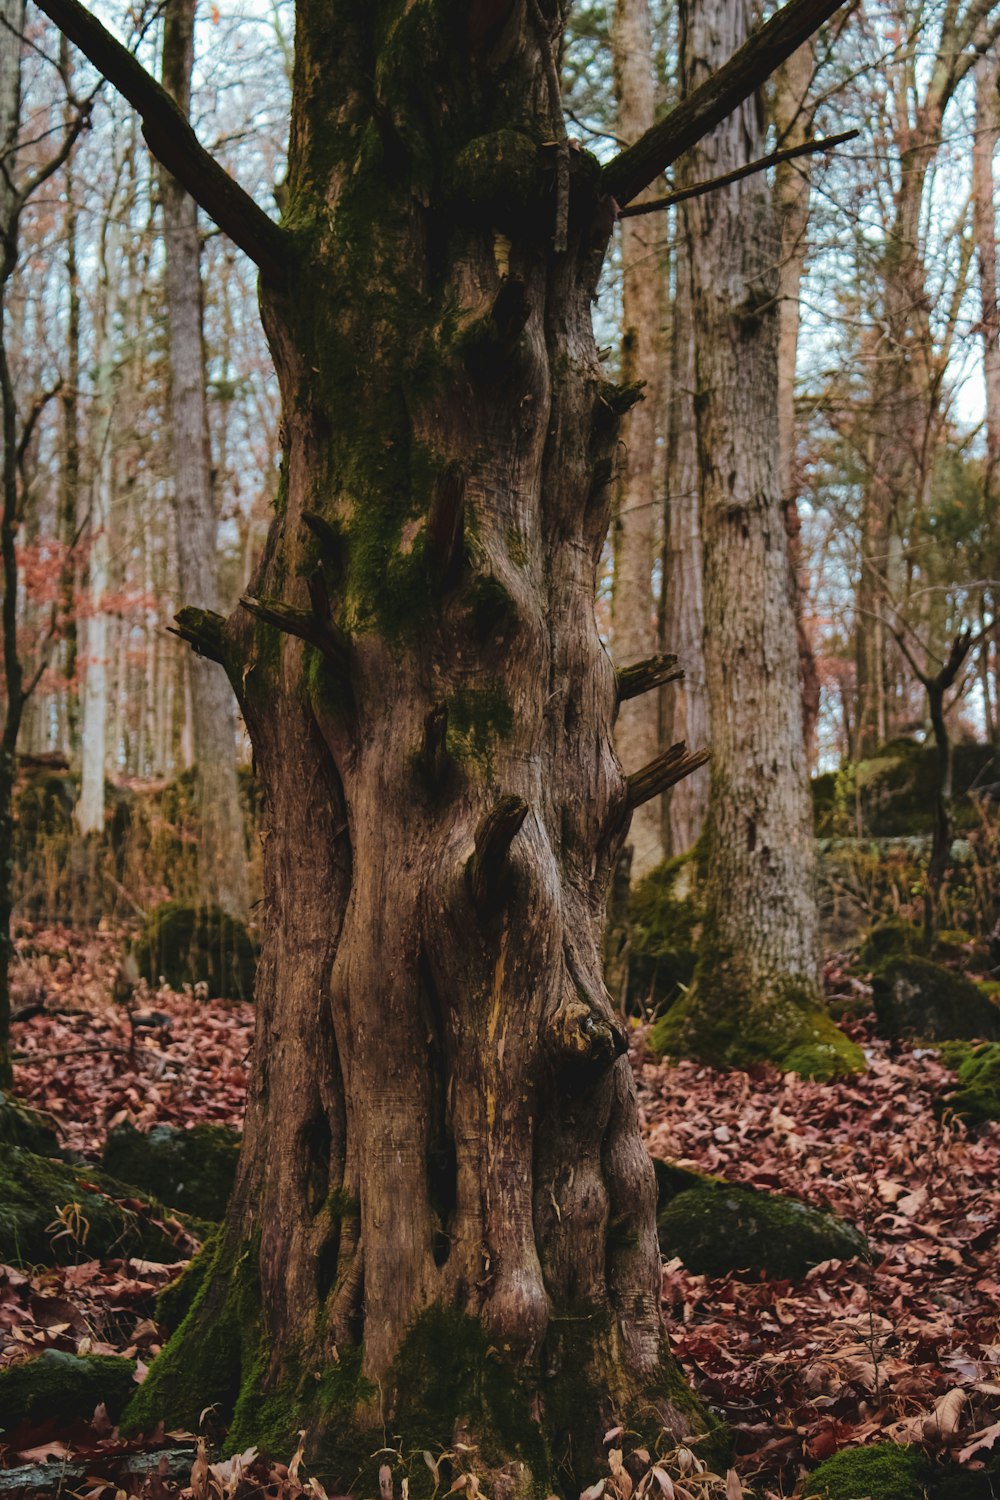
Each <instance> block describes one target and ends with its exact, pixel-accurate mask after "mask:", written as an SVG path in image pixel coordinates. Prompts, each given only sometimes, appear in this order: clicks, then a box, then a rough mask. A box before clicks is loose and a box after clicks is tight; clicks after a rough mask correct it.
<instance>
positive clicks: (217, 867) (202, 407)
mask: <svg viewBox="0 0 1000 1500" xmlns="http://www.w3.org/2000/svg"><path fill="white" fill-rule="evenodd" d="M195 9H196V0H168V3H167V5H166V9H165V12H164V28H163V84H164V87H165V88H166V89H167V90H168V91H169V92H170V93H171V94H172V95H173V96H174V98H175V99H176V100H177V102H178V103H179V104H180V106H181V108H182V109H183V110H184V113H185V114H187V113H188V110H189V107H190V101H191V69H192V66H193V64H194V18H195ZM161 193H162V198H163V221H164V229H165V231H166V235H165V240H166V252H167V254H166V283H167V323H168V328H169V349H170V423H171V440H172V441H171V451H172V454H173V472H174V507H175V510H176V515H177V559H178V564H179V569H180V587H181V592H182V597H183V598H184V599H185V601H186V602H188V603H190V604H192V605H196V606H197V607H198V608H200V609H210V610H217V609H218V608H219V589H218V571H217V567H216V554H217V552H218V522H217V520H216V514H215V499H214V496H213V494H212V475H211V461H210V456H209V433H208V411H207V405H206V397H205V354H204V347H203V341H202V307H201V247H200V244H199V240H198V223H197V210H196V208H195V205H194V202H193V200H192V199H191V198H189V197H188V195H187V193H186V192H185V191H184V189H183V188H182V187H180V186H179V184H178V183H177V182H176V181H175V180H174V178H173V177H171V176H170V174H169V172H163V173H162V175H161ZM191 719H192V733H193V740H194V757H195V771H196V775H197V778H198V813H199V839H198V886H199V892H200V894H201V896H202V897H203V899H204V900H206V901H209V902H211V903H213V904H215V905H218V906H221V907H222V908H223V910H225V911H227V912H229V913H230V915H231V916H235V917H241V918H243V919H244V920H245V919H246V916H247V909H248V906H249V900H250V893H249V885H248V879H247V849H246V829H245V825H244V819H243V809H242V806H241V803H240V793H239V785H238V782H237V779H236V726H235V721H234V714H233V700H232V694H231V693H230V691H229V687H228V684H227V683H226V680H225V678H224V677H223V675H222V673H221V672H219V671H217V670H215V668H214V667H213V666H212V664H211V663H210V662H207V661H202V660H200V659H196V660H195V661H193V662H192V663H191Z"/></svg>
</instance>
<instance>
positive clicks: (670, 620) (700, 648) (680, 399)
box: [663, 205, 709, 855]
mask: <svg viewBox="0 0 1000 1500" xmlns="http://www.w3.org/2000/svg"><path fill="white" fill-rule="evenodd" d="M685 210H686V206H685V205H682V207H681V209H680V210H679V212H678V221H677V222H678V235H677V240H678V244H677V250H676V291H675V295H674V306H673V319H672V325H673V337H672V340H671V368H670V417H669V424H668V436H667V442H668V448H667V495H666V507H665V510H666V515H665V535H666V544H665V547H664V563H663V586H664V592H665V598H664V610H663V639H664V642H665V643H666V644H668V645H669V647H670V649H671V651H672V652H674V653H675V654H676V656H677V660H678V663H679V664H680V666H681V668H682V669H683V672H684V678H683V680H682V681H680V682H676V683H673V684H671V686H670V687H669V688H668V689H667V691H666V693H665V694H664V734H663V739H664V743H665V744H668V745H670V744H676V743H677V742H678V741H681V740H683V741H685V742H686V743H687V744H689V745H704V744H706V743H707V742H708V739H709V732H708V696H707V693H706V690H705V655H704V641H703V635H704V627H705V605H704V584H703V577H702V550H701V519H700V515H699V498H698V496H699V489H698V438H697V433H696V430H695V410H694V392H695V367H694V322H693V316H692V309H691V263H690V260H689V258H688V243H689V241H688V236H687V235H686V234H685V233H684V232H683V224H684V222H685V220H684V214H685ZM707 804H708V771H707V770H706V769H702V770H700V771H695V772H694V774H693V775H692V776H688V777H686V778H685V779H684V780H683V781H681V782H678V784H677V786H675V787H674V788H673V789H672V790H671V791H670V792H669V793H668V794H667V797H666V824H667V840H666V843H667V852H668V853H669V854H672V855H673V854H685V853H686V852H687V851H688V850H689V849H690V848H692V847H693V845H694V844H695V843H696V842H697V840H698V837H699V835H700V834H701V830H702V826H703V824H704V821H705V809H706V806H707Z"/></svg>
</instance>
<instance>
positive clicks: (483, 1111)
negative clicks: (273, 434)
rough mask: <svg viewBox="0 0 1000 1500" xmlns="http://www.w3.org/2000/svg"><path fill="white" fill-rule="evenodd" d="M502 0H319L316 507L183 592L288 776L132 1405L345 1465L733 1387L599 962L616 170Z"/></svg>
mask: <svg viewBox="0 0 1000 1500" xmlns="http://www.w3.org/2000/svg"><path fill="white" fill-rule="evenodd" d="M462 14H463V16H464V15H466V10H465V9H463V11H462ZM468 15H469V16H470V17H471V21H470V23H469V30H467V27H466V24H464V23H463V24H459V23H458V22H457V21H456V20H455V19H454V17H452V15H451V11H450V8H449V7H447V6H443V5H434V6H429V5H419V6H412V5H408V6H402V5H397V4H392V5H389V4H385V5H377V6H373V5H361V4H358V3H352V4H346V3H342V4H336V5H332V6H331V5H330V4H329V3H328V0H323V3H321V0H303V3H301V4H300V7H299V17H298V29H297V38H296V69H295V98H294V113H293V122H292V132H291V152H290V165H289V183H288V187H289V196H288V205H287V210H286V222H287V224H288V225H289V226H291V227H292V229H293V230H294V233H295V236H296V245H297V247H298V250H297V254H298V258H297V262H296V264H295V266H294V269H293V273H292V275H291V276H290V279H289V284H288V288H287V290H286V291H284V292H279V291H277V290H275V289H274V288H273V287H270V286H268V285H267V284H266V283H265V284H264V286H263V289H262V303H263V310H264V317H265V320H266V325H267V329H268V333H269V337H270V341H271V347H272V350H273V354H274V358H275V364H276V367H277V371H278V377H279V380H280V384H281V391H282V400H283V434H284V443H285V447H284V461H283V477H282V481H281V487H280V492H279V496H278V501H277V513H276V517H275V520H274V522H273V525H272V527H271V531H270V535H269V539H268V544H267V547H266V550H265V554H264V557H263V559H262V562H261V565H260V568H259V570H258V573H257V576H256V578H255V580H254V583H253V587H252V594H251V597H250V598H249V599H248V600H247V607H246V608H245V609H243V610H242V611H240V612H238V613H237V615H236V616H235V617H233V618H232V619H231V620H230V621H229V622H228V623H227V625H226V628H225V631H224V633H222V634H220V632H219V629H218V622H217V621H215V620H213V618H212V617H211V616H207V615H203V616H199V615H196V614H191V613H189V614H188V615H186V616H185V617H184V628H185V629H186V630H187V631H188V633H189V635H190V636H191V637H192V638H193V639H195V640H196V641H198V643H199V644H200V646H201V648H202V649H203V650H204V651H206V652H208V653H209V654H213V653H214V654H217V655H219V656H221V657H223V658H224V659H225V661H226V664H227V667H228V670H229V674H230V678H231V680H232V681H233V683H234V686H235V687H236V689H237V691H238V693H239V695H240V697H241V699H242V703H243V708H244V713H245V717H246V720H247V724H248V727H249V730H250V734H251V737H252V740H253V744H254V750H255V755H256V761H257V766H258V770H259V773H260V776H261V779H262V783H263V787H264V791H265V796H266V804H267V835H266V839H265V845H264V849H265V881H266V900H265V911H266V913H267V917H266V941H265V950H264V958H263V961H262V966H261V970H260V974H259V978H258V988H257V1005H258V1020H257V1044H256V1047H255V1051H254V1059H253V1069H252V1076H251V1080H250V1087H249V1100H248V1113H247V1123H246V1139H245V1145H244V1150H243V1154H242V1158H241V1168H240V1175H239V1180H238V1184H237V1188H236V1192H235V1195H234V1198H233V1200H232V1204H231V1206H230V1210H229V1215H228V1218H227V1221H226V1226H225V1229H224V1232H223V1237H222V1242H221V1247H220V1249H219V1251H218V1258H217V1260H216V1262H215V1265H214V1267H213V1269H212V1271H211V1273H210V1276H209V1280H208V1284H207V1287H206V1289H205V1291H204V1293H203V1295H202V1297H201V1299H200V1300H199V1302H198V1303H197V1304H196V1306H195V1308H194V1310H193V1311H192V1313H191V1315H190V1317H189V1319H188V1320H187V1322H186V1323H185V1325H184V1326H183V1327H182V1328H181V1330H180V1332H179V1333H178V1335H177V1336H176V1339H175V1340H174V1342H173V1343H172V1344H171V1346H170V1347H169V1348H168V1349H167V1351H166V1352H165V1353H164V1354H163V1355H162V1356H161V1357H160V1358H159V1359H158V1360H157V1362H156V1363H155V1365H154V1366H153V1367H152V1370H151V1372H150V1376H149V1378H148V1380H147V1382H146V1383H145V1385H144V1386H143V1388H142V1390H141V1392H140V1393H139V1395H138V1396H137V1398H136V1401H135V1404H134V1406H133V1408H132V1410H131V1413H130V1416H129V1421H130V1422H131V1424H132V1425H135V1424H136V1423H137V1422H147V1423H148V1422H151V1421H152V1420H154V1419H155V1418H156V1417H157V1416H159V1415H163V1416H165V1417H168V1418H169V1419H170V1420H185V1421H191V1420H193V1419H196V1418H197V1415H198V1412H199V1411H200V1409H201V1407H202V1406H203V1405H204V1404H205V1403H206V1402H211V1401H215V1400H218V1401H220V1402H222V1403H223V1404H232V1403H233V1402H234V1401H235V1405H236V1426H235V1428H234V1430H233V1433H232V1434H231V1441H232V1442H234V1443H237V1444H240V1443H242V1442H243V1441H245V1440H250V1439H254V1440H262V1441H265V1442H268V1443H270V1444H271V1445H272V1446H274V1447H276V1448H277V1450H278V1451H279V1452H280V1451H283V1450H284V1449H285V1448H287V1446H288V1445H289V1443H290V1442H292V1441H293V1439H294V1432H295V1430H296V1428H298V1427H299V1426H304V1427H308V1428H309V1431H310V1448H311V1450H312V1451H316V1452H320V1453H323V1454H325V1456H326V1461H325V1465H324V1468H325V1471H326V1472H327V1473H328V1474H332V1475H334V1476H335V1477H336V1478H338V1479H339V1480H340V1481H341V1482H343V1483H345V1484H350V1483H352V1482H353V1481H354V1480H355V1478H356V1476H357V1474H358V1472H359V1471H362V1470H363V1471H364V1472H365V1474H366V1475H368V1476H369V1478H370V1474H371V1470H372V1468H373V1467H377V1466H378V1463H379V1462H380V1461H384V1462H387V1463H392V1464H393V1465H394V1466H396V1467H397V1471H399V1470H402V1471H405V1472H408V1473H409V1476H410V1480H411V1483H412V1484H413V1485H414V1486H417V1485H422V1486H424V1487H426V1488H428V1489H429V1487H430V1477H429V1474H428V1473H427V1471H426V1467H425V1465H424V1463H423V1460H422V1458H421V1456H420V1454H421V1450H422V1449H424V1448H427V1449H428V1450H430V1451H431V1452H432V1454H436V1453H437V1452H439V1451H440V1450H441V1447H442V1446H444V1445H447V1446H448V1447H449V1448H450V1450H451V1452H452V1453H454V1452H455V1450H454V1448H453V1447H451V1445H452V1443H453V1441H454V1440H455V1439H456V1438H460V1439H461V1440H462V1441H463V1442H465V1443H475V1444H478V1445H479V1446H478V1448H477V1450H476V1452H475V1453H474V1454H471V1455H469V1456H468V1457H467V1458H465V1459H464V1460H463V1459H462V1458H461V1457H460V1458H459V1459H458V1460H457V1461H456V1462H457V1463H458V1464H459V1465H460V1466H465V1467H468V1468H473V1469H475V1470H476V1471H477V1472H478V1473H480V1474H483V1475H484V1476H489V1475H490V1473H491V1471H492V1473H493V1475H494V1480H495V1482H494V1488H497V1487H499V1493H501V1494H503V1493H505V1492H506V1493H510V1491H511V1490H512V1489H513V1488H515V1487H516V1488H518V1489H520V1488H523V1487H524V1485H523V1483H522V1481H523V1482H524V1483H526V1482H527V1479H528V1478H530V1480H531V1482H532V1484H533V1485H543V1486H551V1485H552V1484H553V1483H554V1482H555V1481H556V1478H557V1471H558V1470H559V1469H560V1468H562V1471H563V1473H562V1479H561V1485H562V1487H564V1488H565V1487H567V1486H569V1485H570V1484H571V1483H573V1477H568V1476H574V1477H575V1476H586V1475H592V1474H593V1473H594V1472H595V1470H594V1463H595V1459H596V1455H597V1454H598V1453H599V1451H600V1445H601V1438H602V1435H603V1432H604V1430H605V1426H606V1424H607V1423H608V1422H611V1421H613V1420H614V1419H616V1418H620V1419H622V1420H623V1421H624V1422H625V1423H626V1424H627V1425H628V1426H629V1427H630V1428H631V1429H632V1430H634V1431H638V1432H641V1433H644V1434H645V1435H646V1437H647V1439H648V1438H650V1437H651V1436H653V1437H655V1434H656V1433H658V1432H659V1431H660V1429H661V1428H664V1427H665V1428H666V1430H667V1432H668V1434H671V1435H673V1436H675V1437H676V1436H679V1435H681V1434H683V1433H684V1432H686V1431H687V1430H689V1429H691V1428H697V1427H699V1426H702V1425H703V1424H704V1418H703V1417H701V1416H699V1414H698V1411H697V1409H696V1408H695V1406H694V1404H693V1402H692V1400H691V1398H690V1397H689V1396H687V1395H686V1393H685V1392H684V1389H683V1386H682V1385H681V1384H680V1383H679V1381H678V1379H677V1376H676V1374H675V1372H674V1370H673V1367H672V1365H671V1363H670V1360H669V1356H668V1354H667V1352H666V1345H665V1340H664V1335H663V1329H662V1325H661V1314H660V1307H659V1292H660V1268H659V1255H658V1249H657V1244H656V1234H655V1223H654V1200H655V1187H654V1180H653V1173H652V1169H651V1165H650V1162H649V1160H648V1158H647V1156H646V1154H645V1151H644V1148H643V1145H642V1141H641V1138H640V1134H639V1125H638V1119H637V1110H636V1099H635V1091H634V1085H633V1081H632V1077H631V1072H630V1069H629V1065H628V1061H627V1058H626V1057H625V1056H624V1055H623V1054H624V1049H625V1038H624V1036H623V1034H622V1030H621V1022H620V1020H619V1018H618V1017H617V1015H616V1013H615V1009H614V1007H613V1005H612V1003H611V1001H610V997H609V996H608V994H607V992H606V990H605V987H604V983H603V979H602V974H601V962H600V948H601V933H602V926H603V918H604V903H605V896H606V892H607V887H608V882H609V878H610V873H611V871H612V869H613V867H614V864H615V861H616V859H617V857H618V854H619V851H620V849H621V846H622V842H623V839H624V836H625V833H626V830H627V824H628V807H629V803H630V801H633V800H634V799H635V795H636V794H635V792H634V789H633V792H632V795H631V796H630V795H629V791H628V788H627V785H626V779H625V777H624V776H623V773H622V769H621V767H620V765H619V763H618V760H617V758H616V756H615V754H614V750H613V746H612V728H613V722H614V717H615V710H616V683H615V673H614V671H613V669H612V666H611V663H610V661H609V659H608V657H607V654H606V653H605V651H604V649H603V647H602V645H601V641H600V638H599V635H598V632H597V628H596V624H595V619H594V590H595V572H596V568H597V565H598V561H599V559H600V556H601V550H602V545H603V541H604V537H605V535H606V530H607V524H608V518H609V506H610V500H611V494H610V491H611V485H610V478H611V472H612V461H613V455H614V453H615V450H616V446H617V442H618V426H619V417H620V414H621V413H622V411H623V409H624V408H625V407H626V406H627V405H628V403H629V401H630V400H631V399H633V397H634V392H630V391H628V390H623V389H622V388H621V387H620V386H616V385H612V384H609V383H608V382H607V381H606V380H605V379H604V378H603V375H602V372H601V367H600V363H599V361H598V358H597V351H596V348H595V344H594V339H593V334H592V329H591V316H590V309H591V301H592V298H593V295H594V292H595V289H596V282H597V277H598V274H599V270H600V266H601V261H602V258H603V255H604V251H605V247H606V242H607V236H608V232H609V229H610V213H609V206H608V202H607V200H606V199H602V197H601V192H600V184H599V178H598V175H597V173H596V171H595V168H594V164H593V162H592V161H591V160H590V159H589V158H587V157H586V156H585V155H583V154H582V153H573V152H567V153H566V154H565V155H563V153H562V151H561V148H560V147H559V146H558V144H556V145H553V144H552V142H553V140H555V141H558V139H559V119H558V114H557V111H558V100H557V99H554V98H553V97H552V94H551V92H550V88H551V80H552V78H553V76H554V72H555V70H554V67H552V66H547V65H546V59H545V53H546V51H547V50H548V48H549V46H550V45H554V43H551V44H550V42H549V38H548V33H547V31H543V29H542V27H541V25H540V20H541V17H540V14H539V13H538V10H537V7H535V6H533V5H529V6H528V7H527V8H525V7H523V6H514V7H510V6H508V5H500V6H493V7H491V6H488V5H485V4H484V5H477V6H472V7H471V8H468ZM491 17H493V18H494V20H495V24H493V25H492V26H490V24H489V22H490V18H491ZM567 166H568V168H569V171H570V188H571V191H570V194H569V204H568V209H569V212H568V225H564V223H563V222H562V220H563V215H562V212H561V207H562V201H563V200H562V193H561V192H560V191H559V189H558V183H559V182H560V180H561V178H562V172H563V170H564V169H565V168H566V167H567ZM554 182H555V184H556V185H557V186H556V191H555V192H553V183H554ZM564 233H565V235H566V248H565V249H563V250H560V249H554V248H553V240H554V238H555V239H557V240H559V239H561V238H562V236H563V234H564ZM387 1448H390V1449H392V1450H394V1451H393V1452H386V1451H385V1450H386V1449H387ZM375 1450H382V1453H381V1454H380V1455H379V1456H378V1457H376V1458H375V1459H374V1460H373V1459H372V1457H371V1455H372V1454H373V1452H374V1451H375ZM651 1451H652V1447H651ZM500 1470H503V1471H504V1472H503V1473H500V1472H499V1471H500ZM526 1470H527V1473H526ZM367 1483H368V1480H367V1479H366V1481H365V1482H364V1483H363V1485H362V1488H363V1490H364V1492H365V1493H368V1492H369V1491H368V1489H367ZM541 1492H542V1493H545V1491H544V1490H542V1491H541ZM489 1493H491V1494H492V1493H493V1489H489Z"/></svg>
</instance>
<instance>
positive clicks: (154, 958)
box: [132, 901, 257, 1000]
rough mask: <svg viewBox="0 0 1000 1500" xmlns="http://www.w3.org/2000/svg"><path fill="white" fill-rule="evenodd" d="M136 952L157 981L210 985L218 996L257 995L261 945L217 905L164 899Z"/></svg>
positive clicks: (147, 974)
mask: <svg viewBox="0 0 1000 1500" xmlns="http://www.w3.org/2000/svg"><path fill="white" fill-rule="evenodd" d="M132 952H133V956H134V958H135V961H136V964H137V965H138V968H139V973H140V974H141V975H142V976H143V977H144V978H145V979H147V980H149V982H150V983H151V984H157V983H158V982H159V980H160V979H161V978H163V979H164V980H166V982H167V984H169V985H172V986H173V987H174V988H175V989H180V988H181V986H182V985H185V984H192V985H194V984H207V986H208V990H209V994H210V995H211V996H212V997H213V998H215V999H223V1000H250V999H252V998H253V982H254V975H255V973H256V969H257V952H256V947H255V944H254V942H253V940H252V938H251V937H250V934H249V932H248V931H247V929H246V927H245V926H244V925H243V923H242V922H238V921H236V920H235V919H234V918H233V917H230V916H229V915H228V913H226V912H224V911H222V910H221V909H220V908H219V907H217V906H205V905H196V904H194V903H193V902H187V901H166V902H164V903H163V905H162V906H157V907H155V908H154V909H153V911H152V912H150V914H149V916H148V918H147V919H146V923H145V925H144V927H143V929H142V931H141V932H140V934H139V936H138V938H137V939H136V941H135V944H134V946H133V949H132Z"/></svg>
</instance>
